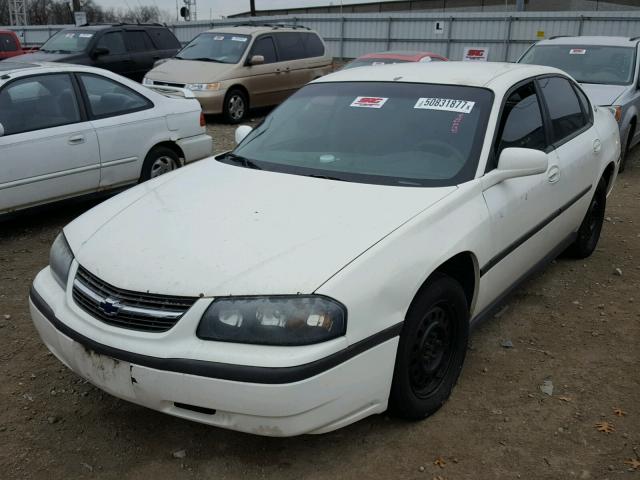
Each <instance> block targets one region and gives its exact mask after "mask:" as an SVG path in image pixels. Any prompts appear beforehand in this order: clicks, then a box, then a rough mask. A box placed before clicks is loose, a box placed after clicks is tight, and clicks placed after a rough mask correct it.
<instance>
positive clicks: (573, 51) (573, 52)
mask: <svg viewBox="0 0 640 480" xmlns="http://www.w3.org/2000/svg"><path fill="white" fill-rule="evenodd" d="M585 53H587V51H586V50H585V49H584V48H572V49H571V50H569V55H584V54H585Z"/></svg>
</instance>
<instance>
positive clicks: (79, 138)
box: [67, 135, 84, 145]
mask: <svg viewBox="0 0 640 480" xmlns="http://www.w3.org/2000/svg"><path fill="white" fill-rule="evenodd" d="M67 143H68V144H69V145H80V144H81V143H84V135H73V136H71V137H69V139H68V140H67Z"/></svg>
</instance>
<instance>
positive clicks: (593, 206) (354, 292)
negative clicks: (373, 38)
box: [30, 62, 620, 436]
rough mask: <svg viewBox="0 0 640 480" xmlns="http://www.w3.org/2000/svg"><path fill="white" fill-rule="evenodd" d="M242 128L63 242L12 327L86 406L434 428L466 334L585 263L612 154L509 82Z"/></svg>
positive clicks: (338, 96)
mask: <svg viewBox="0 0 640 480" xmlns="http://www.w3.org/2000/svg"><path fill="white" fill-rule="evenodd" d="M249 130H250V129H249V127H240V128H239V129H238V131H237V138H238V140H240V144H239V145H238V146H237V148H236V149H235V150H234V151H233V152H228V153H226V154H222V155H219V156H218V157H216V158H211V159H208V160H205V161H203V162H199V163H198V164H196V165H194V166H192V167H191V168H189V169H185V170H184V171H177V172H173V173H171V174H169V175H164V176H163V177H161V178H158V179H155V180H153V181H151V182H147V183H146V184H144V185H141V186H139V187H136V188H133V189H131V190H129V191H127V192H125V193H123V194H121V195H119V196H117V197H115V198H113V199H111V200H109V201H107V202H105V203H103V204H101V205H100V206H98V207H96V208H94V209H93V210H91V211H89V212H87V213H85V214H84V215H83V216H81V217H80V218H78V219H76V220H75V221H73V222H72V223H71V224H69V225H68V226H67V227H65V228H64V232H63V233H62V234H61V235H60V236H59V237H58V238H57V240H56V241H55V243H54V245H53V247H52V250H51V258H50V266H49V267H47V268H45V269H44V270H42V271H41V272H40V273H39V274H38V276H37V277H36V279H35V281H34V284H33V288H32V290H31V295H30V308H31V314H32V318H33V321H34V323H35V326H36V328H37V329H38V331H39V333H40V336H41V337H42V340H43V341H44V343H45V344H46V345H47V347H48V348H49V349H50V350H51V351H52V352H53V353H54V354H55V355H56V356H57V357H58V358H59V359H60V360H61V361H62V362H63V363H64V364H65V365H67V366H68V367H69V368H71V369H72V370H73V371H75V372H77V373H78V374H79V375H81V376H83V377H84V378H86V379H88V380H89V381H91V382H92V383H94V384H95V385H97V386H98V387H100V388H102V389H103V390H105V391H107V392H109V393H111V394H113V395H115V396H118V397H120V398H123V399H126V400H129V401H131V402H134V403H137V404H140V405H144V406H147V407H150V408H154V409H157V410H160V411H162V412H165V413H169V414H172V415H176V416H178V417H182V418H187V419H190V420H195V421H198V422H202V423H207V424H210V425H217V426H220V427H224V428H230V429H234V430H241V431H245V432H252V433H256V434H261V435H274V436H287V435H297V434H301V433H322V432H328V431H331V430H334V429H337V428H340V427H342V426H344V425H347V424H350V423H352V422H355V421H357V420H359V419H361V418H363V417H366V416H368V415H371V414H375V413H379V412H383V411H384V410H386V409H387V408H388V407H390V408H391V409H392V410H393V411H394V412H396V413H397V414H398V415H400V416H403V417H405V418H410V419H419V418H424V417H425V416H428V415H430V414H432V413H433V412H435V411H436V410H437V409H438V408H439V407H440V406H441V405H442V404H443V402H445V401H446V400H447V398H448V397H449V394H450V392H451V389H452V388H453V386H454V384H455V383H456V380H457V378H458V375H459V374H460V370H461V368H462V364H463V360H464V358H465V352H466V349H467V340H468V335H469V330H470V327H471V326H473V325H474V324H477V323H478V322H480V321H481V320H482V319H483V318H486V317H488V315H489V314H490V312H492V311H493V309H494V308H495V307H496V306H497V305H498V304H499V302H501V301H502V300H503V299H504V297H505V295H506V294H508V293H509V292H510V291H511V290H513V289H514V288H515V287H516V286H517V285H518V284H519V283H520V282H521V281H522V280H523V279H525V278H526V277H527V276H528V275H529V274H530V273H531V272H533V271H534V270H535V269H536V268H538V267H539V266H541V265H543V264H545V263H546V262H549V261H550V260H551V259H553V258H554V257H555V256H556V255H558V254H559V253H560V252H563V251H566V252H567V253H568V254H570V255H572V256H574V257H579V258H584V257H587V256H589V255H590V254H591V253H592V252H593V250H594V249H595V247H596V244H597V242H598V238H599V235H600V230H601V228H602V223H603V215H604V211H605V203H606V198H607V194H608V193H609V192H610V190H611V188H612V187H613V184H614V181H615V178H616V174H617V169H618V160H619V157H620V144H619V137H618V128H617V124H616V121H615V119H614V118H613V115H612V114H611V112H610V111H609V110H607V109H603V108H599V107H595V106H593V105H591V104H590V102H589V100H588V99H587V97H586V96H585V95H584V93H583V91H582V90H581V88H580V87H579V86H578V85H577V84H576V83H575V82H574V81H573V80H572V79H571V78H569V77H567V76H566V74H564V73H563V72H561V71H559V70H556V69H552V68H547V67H537V66H530V65H514V64H499V63H486V64H468V63H462V62H442V63H438V64H430V65H425V64H419V63H414V64H403V65H390V66H381V67H371V68H369V67H363V68H355V69H352V70H345V71H342V72H338V73H335V74H332V75H329V76H326V77H323V78H321V79H319V80H317V81H315V82H313V83H311V84H309V85H307V86H306V87H304V88H302V89H301V90H300V91H299V92H297V93H296V94H295V95H293V96H292V97H291V98H290V99H289V100H287V101H286V102H285V103H283V104H282V105H281V106H280V107H278V108H277V109H276V110H274V111H273V112H272V113H271V114H270V115H269V116H267V117H266V118H265V120H264V122H262V123H261V124H260V126H258V127H257V128H256V129H255V130H253V131H249ZM243 137H244V138H243ZM202 206H205V207H204V208H202ZM198 207H200V208H198Z"/></svg>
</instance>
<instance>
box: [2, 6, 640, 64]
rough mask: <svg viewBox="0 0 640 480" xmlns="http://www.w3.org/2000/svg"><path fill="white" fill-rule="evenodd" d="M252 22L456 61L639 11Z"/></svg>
mask: <svg viewBox="0 0 640 480" xmlns="http://www.w3.org/2000/svg"><path fill="white" fill-rule="evenodd" d="M249 21H251V19H249V18H247V19H239V18H234V19H227V20H219V21H218V20H216V21H213V22H211V21H199V22H188V23H187V22H180V23H177V24H175V25H170V26H169V27H170V28H171V29H172V30H173V31H174V33H175V34H176V36H177V37H178V39H179V40H180V41H181V42H183V43H186V42H188V41H190V40H191V39H192V38H193V37H195V36H196V35H197V34H199V33H201V32H203V31H206V30H209V29H211V28H216V27H218V26H224V25H235V24H238V23H242V22H249ZM253 21H255V22H257V23H288V24H295V25H304V26H306V27H309V28H312V29H314V30H316V31H318V33H320V35H322V36H323V38H324V39H325V41H326V43H327V47H328V49H329V53H330V54H331V55H333V56H334V57H346V58H353V57H357V56H359V55H361V54H363V53H367V52H372V51H380V50H430V51H434V52H436V53H439V54H441V55H444V56H446V57H449V58H450V59H452V60H460V59H461V58H462V55H463V51H464V48H465V47H487V48H488V49H489V60H492V61H504V60H508V61H513V60H516V59H517V58H518V57H519V56H520V55H521V54H522V52H524V50H525V49H526V48H527V46H528V45H530V44H531V43H533V42H535V41H536V40H539V39H541V38H549V37H550V36H553V35H580V34H582V35H622V36H634V35H640V12H622V13H621V12H615V13H613V12H544V13H541V12H519V13H517V14H516V13H504V12H502V13H493V12H484V13H477V12H476V13H468V12H467V13H451V12H447V13H446V14H444V13H428V14H427V13H415V12H413V13H383V14H375V13H362V14H358V13H355V14H348V15H339V14H308V15H298V16H291V15H289V16H278V17H259V18H255V19H253ZM436 24H438V26H439V28H437V27H436ZM1 28H10V27H1ZM62 28H65V26H64V25H51V26H47V27H42V26H34V27H22V28H19V29H18V28H14V30H16V31H18V32H19V33H20V34H21V36H22V38H23V40H24V43H25V44H26V45H38V44H41V43H43V42H44V41H45V40H46V39H47V38H49V36H51V35H52V34H53V33H55V32H57V31H58V30H60V29H62Z"/></svg>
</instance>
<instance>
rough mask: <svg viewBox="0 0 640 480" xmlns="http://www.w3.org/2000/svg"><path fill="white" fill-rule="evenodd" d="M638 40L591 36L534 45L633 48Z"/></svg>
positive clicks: (557, 38)
mask: <svg viewBox="0 0 640 480" xmlns="http://www.w3.org/2000/svg"><path fill="white" fill-rule="evenodd" d="M634 38H635V39H634ZM639 40H640V38H636V37H606V36H600V35H593V36H580V37H554V38H549V39H547V40H540V41H539V42H538V43H537V44H536V45H601V46H612V47H635V46H636V45H637V44H638V41H639Z"/></svg>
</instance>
